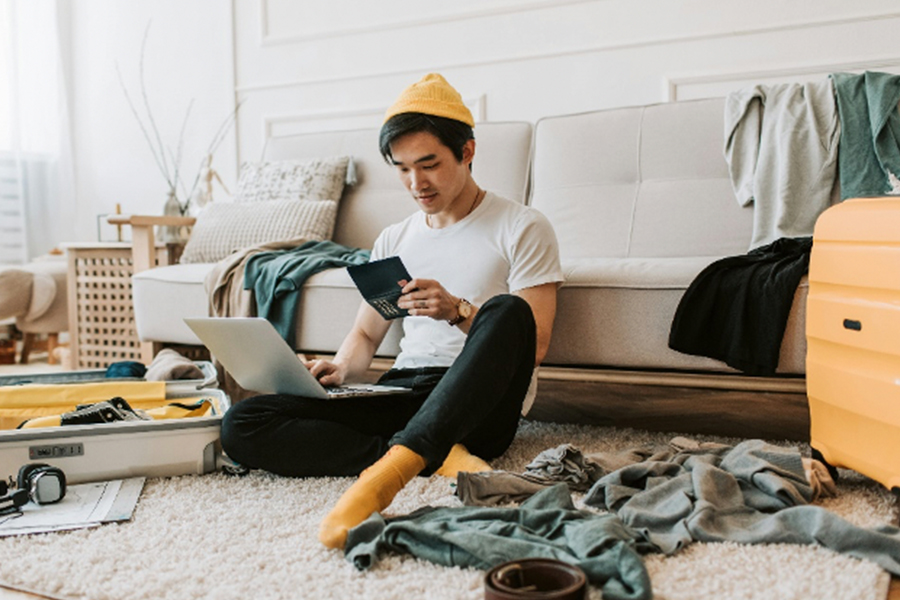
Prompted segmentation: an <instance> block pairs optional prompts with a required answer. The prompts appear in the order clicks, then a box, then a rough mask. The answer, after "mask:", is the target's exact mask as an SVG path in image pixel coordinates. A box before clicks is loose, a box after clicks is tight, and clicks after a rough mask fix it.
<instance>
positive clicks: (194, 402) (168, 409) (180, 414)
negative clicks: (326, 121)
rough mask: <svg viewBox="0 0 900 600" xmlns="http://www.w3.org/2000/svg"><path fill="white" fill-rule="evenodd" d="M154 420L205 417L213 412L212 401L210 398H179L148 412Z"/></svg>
mask: <svg viewBox="0 0 900 600" xmlns="http://www.w3.org/2000/svg"><path fill="white" fill-rule="evenodd" d="M146 412H147V414H148V415H150V416H151V417H153V418H154V419H189V418H191V417H205V416H207V415H208V414H210V413H211V412H212V401H211V400H210V399H209V398H179V399H178V402H172V403H170V404H166V405H165V406H160V407H159V408H151V409H149V410H147V411H146Z"/></svg>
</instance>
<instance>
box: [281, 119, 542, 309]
mask: <svg viewBox="0 0 900 600" xmlns="http://www.w3.org/2000/svg"><path fill="white" fill-rule="evenodd" d="M378 132H379V130H378V129H377V128H373V129H359V130H353V131H329V132H315V133H302V134H298V135H285V136H275V137H272V138H270V139H269V140H268V142H267V143H266V148H265V157H266V159H267V160H270V161H271V160H281V159H288V158H290V159H297V160H304V159H308V158H312V157H316V156H328V155H338V154H340V155H351V156H352V157H353V164H354V165H355V171H356V176H357V183H356V185H352V186H347V187H346V189H345V190H344V195H343V196H342V197H341V206H340V210H339V211H338V218H337V224H336V225H335V230H334V236H333V238H332V239H334V241H335V242H337V243H339V244H344V245H345V246H350V247H353V248H371V247H372V244H373V243H374V242H375V238H376V237H378V234H379V233H381V231H382V230H383V229H384V228H385V227H387V226H388V225H391V224H393V223H397V222H399V221H402V220H403V219H405V218H406V217H408V216H409V215H410V214H412V213H413V212H415V210H416V204H415V202H414V201H413V200H412V199H411V198H410V196H409V192H407V191H406V190H405V189H403V186H402V185H401V184H400V181H399V180H398V179H397V173H396V169H394V168H393V167H391V166H389V165H387V164H385V161H384V159H383V158H382V156H381V153H380V152H379V149H378ZM531 134H532V126H531V124H530V123H524V122H522V123H478V125H477V126H476V127H475V136H476V138H477V143H476V150H475V161H474V162H473V164H472V171H473V173H474V176H475V180H476V181H478V183H479V185H481V187H483V188H484V189H487V190H490V191H492V192H494V193H495V194H498V195H500V196H503V197H504V198H508V199H509V200H513V201H515V202H522V203H524V202H525V196H526V194H527V189H528V175H529V166H530V157H531ZM354 314H355V313H354Z"/></svg>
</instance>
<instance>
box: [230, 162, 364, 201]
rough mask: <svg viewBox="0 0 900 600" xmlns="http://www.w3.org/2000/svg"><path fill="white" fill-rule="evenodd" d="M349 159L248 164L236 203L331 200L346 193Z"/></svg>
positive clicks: (239, 183)
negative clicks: (345, 182)
mask: <svg viewBox="0 0 900 600" xmlns="http://www.w3.org/2000/svg"><path fill="white" fill-rule="evenodd" d="M349 162H350V158H349V157H347V156H335V157H329V158H312V159H309V160H278V161H268V162H245V163H243V164H242V165H241V174H240V177H239V178H238V184H237V192H236V193H235V196H234V201H235V202H263V201H266V200H331V201H332V202H337V201H338V200H340V199H341V194H342V193H343V191H344V181H345V180H346V178H347V165H348V164H349Z"/></svg>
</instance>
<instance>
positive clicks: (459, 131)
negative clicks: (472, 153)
mask: <svg viewBox="0 0 900 600" xmlns="http://www.w3.org/2000/svg"><path fill="white" fill-rule="evenodd" d="M421 131H425V132H428V133H430V134H432V135H434V136H435V137H436V138H437V139H438V140H440V142H441V143H442V144H443V145H445V146H447V147H448V148H449V149H450V151H451V152H452V153H453V156H455V157H456V160H457V161H459V162H462V159H463V147H464V146H465V145H466V142H468V141H469V140H474V139H475V132H474V131H473V130H472V128H471V127H469V126H468V125H466V124H465V123H463V122H462V121H457V120H456V119H447V118H445V117H435V116H433V115H425V114H422V113H414V112H413V113H400V114H399V115H394V116H393V117H391V118H390V119H388V120H387V122H386V123H385V124H384V125H382V126H381V134H380V135H379V136H378V145H379V147H380V149H381V156H383V157H384V160H385V161H387V163H388V164H393V157H392V156H391V144H392V143H393V142H394V140H396V139H398V138H400V137H402V136H404V135H408V134H410V133H419V132H421Z"/></svg>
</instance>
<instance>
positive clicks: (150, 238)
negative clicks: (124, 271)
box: [107, 215, 197, 273]
mask: <svg viewBox="0 0 900 600" xmlns="http://www.w3.org/2000/svg"><path fill="white" fill-rule="evenodd" d="M196 221H197V219H196V218H194V217H174V216H164V215H159V216H157V215H110V216H109V217H107V222H108V223H109V224H110V225H116V226H118V227H121V226H123V225H128V226H130V227H131V232H132V233H131V248H132V249H131V251H132V260H133V268H134V272H135V273H139V272H141V271H145V270H147V269H150V268H152V267H154V266H155V265H156V238H155V236H154V231H153V228H154V227H157V226H163V227H190V226H191V225H193V224H194V223H195V222H196Z"/></svg>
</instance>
